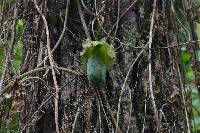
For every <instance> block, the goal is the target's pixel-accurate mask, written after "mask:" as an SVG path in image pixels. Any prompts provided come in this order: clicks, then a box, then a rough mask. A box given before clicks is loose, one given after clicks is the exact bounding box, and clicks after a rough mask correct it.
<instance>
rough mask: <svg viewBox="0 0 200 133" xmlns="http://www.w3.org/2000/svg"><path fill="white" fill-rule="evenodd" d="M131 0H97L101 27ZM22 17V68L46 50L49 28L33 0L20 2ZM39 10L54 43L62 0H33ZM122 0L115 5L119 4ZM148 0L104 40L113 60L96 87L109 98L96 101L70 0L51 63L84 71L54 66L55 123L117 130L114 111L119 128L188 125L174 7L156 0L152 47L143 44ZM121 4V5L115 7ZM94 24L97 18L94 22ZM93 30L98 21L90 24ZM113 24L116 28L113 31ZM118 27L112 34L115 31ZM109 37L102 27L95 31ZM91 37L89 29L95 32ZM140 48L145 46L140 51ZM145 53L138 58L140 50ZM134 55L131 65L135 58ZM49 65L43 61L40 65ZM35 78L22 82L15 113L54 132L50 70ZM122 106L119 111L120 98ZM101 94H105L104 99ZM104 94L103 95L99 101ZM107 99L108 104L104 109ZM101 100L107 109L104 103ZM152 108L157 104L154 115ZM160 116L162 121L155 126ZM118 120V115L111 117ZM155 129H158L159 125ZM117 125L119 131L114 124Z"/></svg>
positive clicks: (43, 132) (31, 128)
mask: <svg viewBox="0 0 200 133" xmlns="http://www.w3.org/2000/svg"><path fill="white" fill-rule="evenodd" d="M84 2H85V5H86V6H87V7H88V9H89V10H91V11H92V12H95V1H91V0H85V1H84ZM119 2H120V3H119ZM132 3H133V1H132V0H121V1H116V0H108V1H105V3H103V4H102V1H101V0H100V1H97V9H96V10H97V11H100V10H101V9H102V6H103V5H104V6H105V8H103V12H100V15H103V16H104V20H105V21H104V25H103V27H104V30H105V31H106V32H109V31H110V30H111V29H112V26H113V25H115V23H116V22H117V20H118V18H120V17H119V16H118V13H119V15H121V14H123V13H124V12H125V11H126V10H127V8H129V6H130V5H131V4H132ZM20 4H21V7H20V11H21V18H23V19H24V20H25V24H26V28H25V31H24V36H23V45H24V48H23V61H22V67H21V73H25V72H27V71H30V70H33V69H35V68H36V67H37V66H38V65H39V64H40V63H41V62H42V60H43V59H44V57H46V56H47V55H48V54H47V50H46V43H47V42H46V33H45V26H44V22H43V20H42V18H41V15H40V14H39V13H38V12H37V10H36V8H35V5H34V3H33V1H31V0H27V1H24V2H23V1H20ZM37 4H38V6H39V7H40V10H41V12H42V13H43V14H44V15H45V17H46V19H47V22H48V27H49V32H50V41H51V42H50V43H51V49H52V48H53V47H54V46H55V44H56V42H57V41H58V39H59V37H60V34H61V32H62V30H63V22H64V20H63V19H64V17H65V10H66V9H65V8H66V4H67V0H50V1H49V0H44V1H41V0H37ZM118 4H120V5H118ZM152 5H153V1H152V0H146V1H137V2H136V3H135V4H134V5H133V6H132V7H131V8H130V9H129V10H128V11H127V12H126V13H125V14H124V15H123V17H122V18H120V20H119V22H118V24H117V25H116V26H117V30H116V29H115V28H116V26H115V28H113V30H112V32H110V37H107V41H108V42H109V43H112V45H114V47H115V49H116V61H115V64H114V66H113V68H112V69H111V70H110V71H108V72H107V73H106V84H105V87H104V88H101V90H100V91H102V92H103V93H104V94H105V97H106V99H107V100H108V101H107V103H105V102H104V103H101V100H100V99H102V97H101V95H98V93H97V90H95V88H93V87H91V86H90V85H89V84H88V82H87V79H86V76H85V68H84V67H83V66H82V65H81V61H80V52H81V51H82V49H83V48H82V42H83V41H84V40H85V39H86V36H85V31H84V29H83V26H82V22H81V19H80V15H79V12H78V8H77V3H76V2H75V1H72V0H71V1H70V6H69V13H68V21H67V30H66V31H65V34H64V37H63V39H62V41H61V43H60V45H59V46H58V48H57V49H56V50H55V52H54V53H53V58H54V63H55V64H56V65H57V66H59V67H65V68H68V69H70V70H74V71H79V72H80V73H81V74H83V75H81V76H76V75H72V74H69V73H66V72H63V71H60V72H59V73H58V72H57V75H56V76H57V81H58V85H59V88H60V92H59V104H58V105H59V106H58V107H59V112H58V114H59V116H58V118H59V128H60V132H66V133H68V132H72V131H73V132H76V133H77V132H85V133H92V132H94V131H96V132H102V133H104V132H105V133H108V132H112V131H115V126H116V125H115V124H113V119H112V115H113V118H114V119H115V120H117V113H119V114H120V115H119V123H118V126H119V129H120V130H121V132H131V133H132V132H136V133H141V132H145V133H151V132H175V133H182V132H186V131H187V132H188V133H189V130H190V128H191V127H190V124H189V123H190V121H189V120H190V118H189V116H188V112H187V106H186V103H185V102H186V101H185V97H184V96H185V90H184V84H183V79H182V78H183V77H182V69H181V67H180V59H181V55H180V54H181V51H180V48H179V46H178V41H177V38H176V28H177V27H176V25H175V23H176V18H175V12H173V10H172V9H171V8H172V7H173V3H171V1H163V0H157V2H156V7H155V17H154V25H153V30H152V31H151V32H152V33H153V37H152V39H153V42H152V48H151V53H152V56H151V60H149V59H148V54H149V49H148V47H145V45H146V44H147V42H148V41H149V38H150V36H149V32H150V31H149V30H150V26H151V18H152V12H153V8H154V7H153V6H152ZM118 9H120V10H118ZM82 10H83V11H84V17H85V20H86V24H87V26H88V29H89V32H90V34H91V35H92V32H93V31H92V21H93V19H94V16H92V15H91V14H89V13H87V11H85V9H84V8H83V6H82ZM95 25H97V26H98V23H96V22H95ZM95 30H98V28H95ZM115 31H116V32H115ZM115 33H116V34H115ZM105 36H107V34H106V33H102V34H101V35H100V37H102V38H103V37H105ZM94 38H95V37H93V36H92V39H94ZM141 51H143V52H141ZM140 52H141V53H142V54H141V56H140V57H138V58H137V56H138V55H139V53H140ZM135 60H136V62H135V64H134V65H132V63H133V62H134V61H135ZM149 62H150V63H151V64H152V77H151V78H152V84H153V85H152V87H153V92H154V93H153V96H154V98H155V104H156V108H154V106H152V99H151V97H150V89H149V88H150V87H149V69H148V64H149ZM45 65H49V61H48V60H47V61H46V62H45V63H44V64H42V66H45ZM129 69H130V70H131V71H130V75H128V80H127V81H126V84H125V91H124V93H123V94H122V95H121V94H120V91H121V89H122V86H123V84H124V79H125V77H126V76H127V74H128V71H129ZM33 76H35V77H38V79H29V82H30V83H29V84H27V85H26V86H22V87H21V91H22V92H23V94H24V95H23V96H22V98H23V100H24V102H25V106H24V110H23V112H21V113H20V128H21V131H22V132H24V133H54V132H55V130H56V129H55V128H56V126H55V119H54V115H55V114H54V109H55V107H54V97H55V88H54V85H53V82H54V81H53V79H52V75H51V70H49V71H46V72H39V73H37V74H35V75H33ZM120 96H121V98H122V99H121V104H120V105H121V106H120V111H119V112H118V110H119V108H118V101H119V97H120ZM104 100H105V99H104ZM102 101H103V100H102ZM101 104H107V105H106V106H110V110H111V111H110V112H109V109H106V107H105V105H101ZM103 107H105V108H103ZM154 110H157V111H158V116H157V118H158V119H157V120H156V119H155V116H154V115H155V114H154ZM157 122H159V123H160V125H159V127H158V125H157ZM115 123H116V121H115ZM158 129H159V130H158ZM118 131H119V130H118Z"/></svg>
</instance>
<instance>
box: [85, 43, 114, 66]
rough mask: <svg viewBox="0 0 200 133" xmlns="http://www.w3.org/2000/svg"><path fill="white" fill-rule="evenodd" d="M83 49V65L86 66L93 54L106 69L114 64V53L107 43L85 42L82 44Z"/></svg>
mask: <svg viewBox="0 0 200 133" xmlns="http://www.w3.org/2000/svg"><path fill="white" fill-rule="evenodd" d="M83 48H84V49H83V52H81V56H82V62H83V64H86V63H87V61H88V59H89V57H90V56H92V55H93V54H98V56H99V58H100V60H101V61H102V62H103V63H104V65H105V66H106V68H107V69H110V68H111V67H112V65H113V64H114V59H115V51H114V48H113V47H112V46H110V45H109V44H108V43H107V42H105V41H90V40H86V41H85V42H84V43H83Z"/></svg>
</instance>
